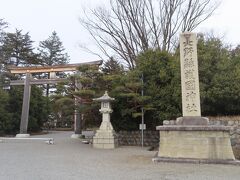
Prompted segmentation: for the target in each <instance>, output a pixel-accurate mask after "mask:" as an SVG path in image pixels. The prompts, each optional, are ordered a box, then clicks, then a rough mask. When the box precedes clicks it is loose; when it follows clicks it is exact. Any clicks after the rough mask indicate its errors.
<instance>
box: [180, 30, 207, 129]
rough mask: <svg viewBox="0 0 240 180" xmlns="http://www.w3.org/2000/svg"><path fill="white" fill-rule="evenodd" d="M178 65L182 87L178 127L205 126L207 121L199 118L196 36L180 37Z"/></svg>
mask: <svg viewBox="0 0 240 180" xmlns="http://www.w3.org/2000/svg"><path fill="white" fill-rule="evenodd" d="M180 63H181V86H182V113H183V117H181V118H178V119H177V124H178V125H207V124H208V119H207V118H203V117H201V108H200V94H199V77H198V60H197V36H196V34H195V33H190V32H186V33H182V34H181V35H180Z"/></svg>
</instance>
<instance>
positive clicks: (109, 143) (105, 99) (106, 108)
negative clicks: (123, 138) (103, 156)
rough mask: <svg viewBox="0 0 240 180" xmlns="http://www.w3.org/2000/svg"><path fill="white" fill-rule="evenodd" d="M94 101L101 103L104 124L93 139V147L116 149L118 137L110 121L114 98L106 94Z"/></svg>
mask: <svg viewBox="0 0 240 180" xmlns="http://www.w3.org/2000/svg"><path fill="white" fill-rule="evenodd" d="M94 100H95V101H99V102H101V109H100V110H99V111H100V112H101V113H102V123H101V126H100V128H99V130H97V132H96V134H95V136H94V137H93V147H94V148H100V149H114V148H116V147H117V146H118V139H117V135H116V133H115V131H114V129H113V127H112V124H111V121H110V113H112V109H111V105H110V101H113V100H114V98H111V97H109V96H108V94H107V92H105V94H104V95H103V96H102V97H100V98H97V99H94Z"/></svg>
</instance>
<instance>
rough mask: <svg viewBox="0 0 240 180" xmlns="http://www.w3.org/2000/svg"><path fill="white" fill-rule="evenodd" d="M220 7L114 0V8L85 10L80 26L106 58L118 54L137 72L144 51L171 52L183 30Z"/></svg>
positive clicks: (174, 0)
mask: <svg viewBox="0 0 240 180" xmlns="http://www.w3.org/2000/svg"><path fill="white" fill-rule="evenodd" d="M218 5H219V3H218V4H217V3H216V1H215V2H213V0H110V9H107V8H104V7H98V8H95V9H92V10H90V14H89V12H86V11H85V17H84V18H80V23H81V24H82V25H83V26H84V27H85V28H86V29H87V31H88V32H89V33H90V35H91V36H92V37H93V39H94V40H95V41H96V43H97V45H98V47H99V48H100V50H101V51H102V52H103V53H104V55H106V56H107V57H109V58H110V57H112V56H113V54H111V53H114V55H115V58H118V59H122V60H124V62H125V64H126V65H127V66H128V68H129V69H133V68H134V67H135V59H136V56H137V55H138V54H139V53H140V52H144V51H146V50H147V49H160V50H163V51H168V52H170V51H171V50H173V49H174V48H175V47H176V45H177V44H178V41H177V35H178V33H179V32H180V31H192V30H193V29H195V28H196V27H197V26H198V25H199V24H200V23H202V22H203V21H205V20H206V19H208V18H209V17H210V16H211V15H212V13H213V12H214V10H215V9H216V8H217V7H218ZM88 50H89V49H88ZM89 51H90V52H91V50H89Z"/></svg>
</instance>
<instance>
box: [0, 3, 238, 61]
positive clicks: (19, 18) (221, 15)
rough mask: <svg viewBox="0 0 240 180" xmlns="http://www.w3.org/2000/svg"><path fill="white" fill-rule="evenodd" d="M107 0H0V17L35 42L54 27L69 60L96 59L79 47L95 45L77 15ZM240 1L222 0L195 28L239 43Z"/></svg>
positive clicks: (36, 43)
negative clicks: (210, 14) (212, 13)
mask: <svg viewBox="0 0 240 180" xmlns="http://www.w3.org/2000/svg"><path fill="white" fill-rule="evenodd" d="M104 2H108V0H0V4H1V6H0V18H4V19H5V21H7V22H8V23H10V28H9V29H8V31H14V29H15V28H18V29H22V30H23V32H24V33H26V32H29V34H30V36H31V37H32V40H33V41H35V45H36V46H37V45H38V43H39V41H43V40H45V39H47V38H48V36H49V35H51V33H52V31H54V30H55V31H56V32H57V33H58V35H59V37H60V39H61V40H62V42H63V45H64V47H65V48H66V51H67V52H68V54H69V55H70V57H71V63H78V62H86V61H94V60H98V59H99V58H98V57H97V56H94V55H92V54H88V53H86V52H84V51H83V50H82V49H80V48H79V47H78V44H79V43H81V44H85V45H87V46H88V47H89V48H91V49H95V50H96V51H97V48H96V47H95V45H94V41H91V40H90V36H89V35H88V33H87V32H86V31H85V30H84V28H83V27H81V25H80V23H79V21H78V18H79V17H80V16H82V15H83V12H82V11H83V10H82V9H83V7H86V8H94V7H96V6H98V5H103V4H104ZM239 7H240V1H239V0H222V4H221V5H220V7H219V8H218V9H217V11H216V12H215V14H214V15H213V16H212V17H211V18H210V19H208V20H207V21H206V22H204V23H203V24H201V25H200V27H199V28H198V29H196V30H195V32H210V31H213V33H214V34H215V35H218V36H220V37H224V41H225V42H226V43H230V44H233V45H236V44H240V35H239V33H240V23H239V21H238V20H239V19H240V12H239V11H240V10H239Z"/></svg>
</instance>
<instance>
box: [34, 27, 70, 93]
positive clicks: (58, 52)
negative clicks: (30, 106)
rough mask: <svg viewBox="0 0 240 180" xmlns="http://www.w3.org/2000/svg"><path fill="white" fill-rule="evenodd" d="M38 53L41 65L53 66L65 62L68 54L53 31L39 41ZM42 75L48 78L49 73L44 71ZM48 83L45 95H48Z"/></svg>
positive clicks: (67, 59) (67, 60)
mask: <svg viewBox="0 0 240 180" xmlns="http://www.w3.org/2000/svg"><path fill="white" fill-rule="evenodd" d="M38 50H39V53H40V58H41V65H43V66H46V65H47V66H53V65H60V64H67V63H68V62H69V56H68V54H67V53H65V52H64V51H65V48H64V47H63V44H62V42H61V40H60V38H59V37H58V35H57V33H56V32H55V31H53V32H52V34H51V36H49V37H48V38H47V39H46V40H44V41H41V42H40V43H39V48H38ZM44 77H47V78H48V79H49V78H50V73H45V74H44ZM49 89H50V86H49V84H48V85H47V87H46V96H49Z"/></svg>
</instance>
